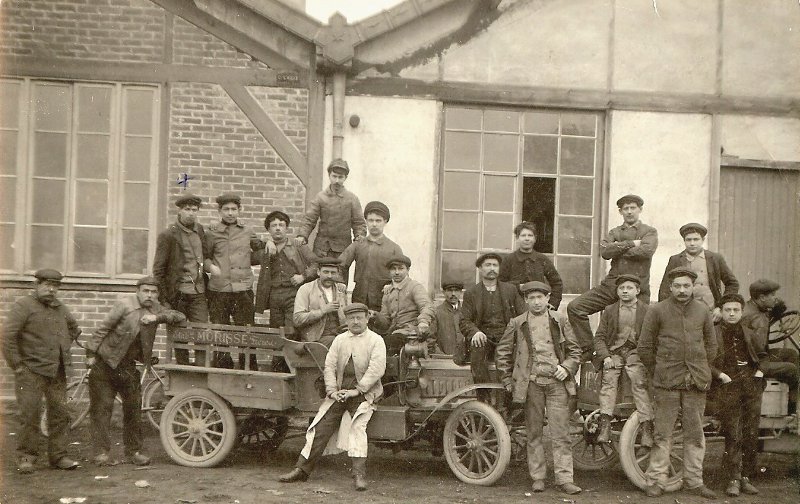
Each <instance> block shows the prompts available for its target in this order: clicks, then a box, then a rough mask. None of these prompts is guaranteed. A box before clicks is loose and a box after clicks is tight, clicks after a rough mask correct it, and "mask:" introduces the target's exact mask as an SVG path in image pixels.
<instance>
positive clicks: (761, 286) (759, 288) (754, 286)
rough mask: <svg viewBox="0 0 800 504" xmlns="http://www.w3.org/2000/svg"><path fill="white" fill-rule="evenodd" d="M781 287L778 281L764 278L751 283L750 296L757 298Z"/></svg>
mask: <svg viewBox="0 0 800 504" xmlns="http://www.w3.org/2000/svg"><path fill="white" fill-rule="evenodd" d="M780 288H781V286H780V284H778V282H773V281H772V280H767V279H766V278H762V279H760V280H756V281H755V282H753V283H751V284H750V297H751V298H755V297H758V296H763V295H765V294H772V293H773V292H775V291H776V290H778V289H780Z"/></svg>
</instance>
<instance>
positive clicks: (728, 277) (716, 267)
mask: <svg viewBox="0 0 800 504" xmlns="http://www.w3.org/2000/svg"><path fill="white" fill-rule="evenodd" d="M680 233H681V236H682V237H683V243H684V244H685V245H686V249H685V250H684V251H683V252H681V253H680V254H675V255H674V256H672V257H670V258H669V261H668V262H667V269H666V270H665V271H664V277H663V278H662V279H661V288H659V290H658V300H659V301H663V300H665V299H667V298H668V297H669V296H670V294H669V280H668V279H667V273H668V272H669V271H672V270H673V269H675V268H678V267H686V268H690V269H691V270H692V271H694V272H695V273H697V281H696V282H695V283H694V297H695V299H698V300H700V301H702V302H703V303H705V305H706V306H708V309H709V310H711V316H712V318H713V320H714V323H715V324H716V323H717V322H719V321H720V320H722V310H721V308H720V306H719V300H720V298H721V297H722V294H723V293H725V294H728V293H732V294H736V293H738V292H739V281H738V280H736V276H735V275H734V274H733V271H731V269H730V268H729V267H728V264H727V263H726V262H725V258H724V257H722V255H720V254H717V253H716V252H711V251H710V250H705V249H704V248H703V242H704V241H705V239H706V235H707V234H708V230H707V229H706V228H705V226H703V225H702V224H697V223H696V222H690V223H689V224H684V225H683V226H681V229H680Z"/></svg>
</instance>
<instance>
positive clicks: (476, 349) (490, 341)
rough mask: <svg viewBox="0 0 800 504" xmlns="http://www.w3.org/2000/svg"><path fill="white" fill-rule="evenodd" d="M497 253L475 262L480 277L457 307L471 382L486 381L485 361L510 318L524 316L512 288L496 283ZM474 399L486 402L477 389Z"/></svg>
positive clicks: (521, 303)
mask: <svg viewBox="0 0 800 504" xmlns="http://www.w3.org/2000/svg"><path fill="white" fill-rule="evenodd" d="M501 260H502V258H501V257H500V255H499V254H496V253H494V252H489V253H487V254H483V255H481V256H480V257H479V258H478V260H477V261H475V267H476V268H478V272H479V274H480V277H481V281H480V282H478V283H477V285H475V286H473V287H470V288H469V289H467V291H466V292H464V304H463V305H462V307H461V334H463V335H464V339H465V343H466V344H467V345H468V347H469V354H470V368H471V369H472V381H473V382H474V383H488V382H489V362H492V361H493V360H494V353H495V348H496V347H497V342H498V341H500V338H501V337H502V336H503V332H504V331H505V329H506V326H507V325H508V321H509V320H511V319H512V318H514V317H516V316H517V315H520V314H522V313H525V302H524V301H523V300H522V298H521V297H520V295H519V289H517V287H516V286H514V285H512V284H510V283H506V282H500V281H498V280H497V276H498V274H499V271H500V261H501ZM478 398H479V399H480V400H482V401H486V402H488V399H489V394H488V392H487V391H484V390H478Z"/></svg>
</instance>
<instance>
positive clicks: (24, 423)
mask: <svg viewBox="0 0 800 504" xmlns="http://www.w3.org/2000/svg"><path fill="white" fill-rule="evenodd" d="M34 277H35V278H36V281H35V283H34V288H33V291H32V292H31V293H30V295H28V296H23V297H21V298H19V299H17V300H16V301H15V302H14V304H13V305H12V306H11V310H10V311H9V312H8V315H7V316H6V320H5V324H4V327H3V357H4V358H5V360H6V364H8V367H10V368H11V370H12V371H13V372H14V382H15V383H14V386H15V392H16V397H17V407H18V408H19V422H20V432H19V436H17V468H18V469H19V472H20V473H23V474H29V473H32V472H33V471H34V469H35V466H34V464H35V462H36V458H37V457H38V455H39V441H40V431H39V421H40V416H41V412H42V410H41V404H42V396H44V398H45V403H46V404H47V431H48V433H49V437H48V438H47V453H48V457H49V459H50V465H52V466H53V467H57V468H59V469H75V468H76V467H78V463H77V462H75V461H74V460H72V459H71V458H69V457H68V456H67V445H68V442H67V432H68V431H69V424H70V418H69V410H68V409H67V375H66V371H67V368H68V367H69V366H70V364H71V357H70V351H69V349H70V346H71V345H72V342H73V341H75V340H76V339H78V336H80V334H81V330H80V328H79V327H78V322H77V321H76V320H75V317H73V316H72V313H71V312H70V311H69V309H68V308H67V307H66V306H64V304H63V303H61V301H59V300H58V297H57V295H58V289H59V288H60V287H61V278H62V276H61V273H59V272H58V271H56V270H53V269H41V270H39V271H37V272H36V273H35V274H34Z"/></svg>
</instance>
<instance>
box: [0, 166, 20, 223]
mask: <svg viewBox="0 0 800 504" xmlns="http://www.w3.org/2000/svg"><path fill="white" fill-rule="evenodd" d="M16 184H17V179H16V177H14V178H5V177H4V178H0V185H2V186H3V189H2V190H0V222H15V221H16V219H15V218H14V213H15V212H14V206H15V205H16V204H17V191H16V187H15V186H16Z"/></svg>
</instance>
